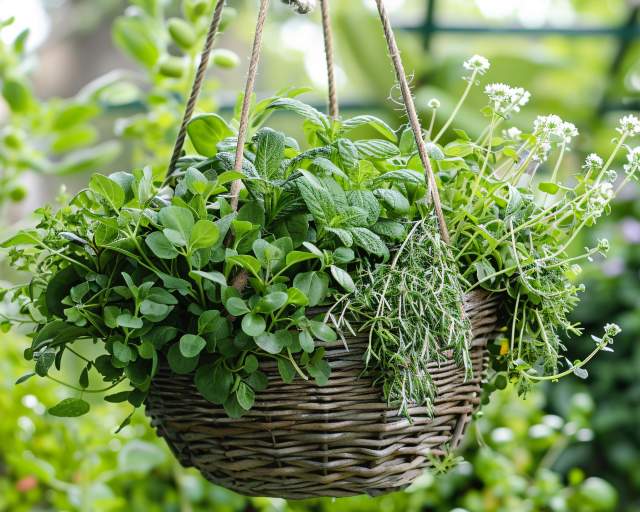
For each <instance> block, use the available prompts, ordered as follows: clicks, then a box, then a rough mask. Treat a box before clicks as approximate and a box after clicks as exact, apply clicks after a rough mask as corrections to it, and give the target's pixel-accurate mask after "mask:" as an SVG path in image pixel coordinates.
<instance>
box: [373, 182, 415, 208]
mask: <svg viewBox="0 0 640 512" xmlns="http://www.w3.org/2000/svg"><path fill="white" fill-rule="evenodd" d="M375 195H376V197H378V198H379V199H380V200H381V201H382V202H383V203H384V205H385V207H387V208H388V209H390V210H391V211H392V212H394V213H397V214H404V213H407V212H408V211H409V209H410V208H411V205H410V204H409V200H408V199H407V198H406V197H405V196H404V195H403V194H402V193H401V192H399V191H397V190H393V189H390V188H379V189H377V190H376V191H375Z"/></svg>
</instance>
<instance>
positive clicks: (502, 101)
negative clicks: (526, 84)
mask: <svg viewBox="0 0 640 512" xmlns="http://www.w3.org/2000/svg"><path fill="white" fill-rule="evenodd" d="M484 92H485V94H486V95H487V96H488V97H489V101H490V102H491V107H492V108H493V110H494V112H496V114H500V115H503V116H504V115H507V114H509V113H510V112H520V107H524V106H525V105H526V104H527V103H529V100H530V99H531V93H530V92H529V91H527V90H525V89H523V88H522V87H511V86H509V85H507V84H502V83H495V84H489V85H487V86H486V87H485V88H484Z"/></svg>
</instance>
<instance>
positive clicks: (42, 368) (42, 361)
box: [36, 348, 56, 377]
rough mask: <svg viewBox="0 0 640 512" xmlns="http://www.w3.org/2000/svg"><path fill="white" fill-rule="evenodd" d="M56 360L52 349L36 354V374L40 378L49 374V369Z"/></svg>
mask: <svg viewBox="0 0 640 512" xmlns="http://www.w3.org/2000/svg"><path fill="white" fill-rule="evenodd" d="M55 359H56V351H55V350H53V349H50V348H48V349H46V350H43V351H42V352H40V354H38V359H36V373H37V374H38V375H39V376H40V377H45V376H46V375H47V374H48V373H49V368H51V366H52V365H53V363H54V361H55Z"/></svg>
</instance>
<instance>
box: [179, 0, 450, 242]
mask: <svg viewBox="0 0 640 512" xmlns="http://www.w3.org/2000/svg"><path fill="white" fill-rule="evenodd" d="M283 2H284V3H286V4H289V5H291V6H292V7H293V8H294V9H295V10H296V11H297V12H298V13H300V14H307V13H309V12H311V11H312V10H313V7H314V6H315V0H283ZM319 3H320V8H321V16H322V28H323V35H324V46H325V54H326V62H327V81H328V89H329V99H328V110H329V115H330V117H331V118H332V119H337V118H338V116H339V103H338V97H337V88H336V78H335V64H334V50H333V34H332V29H331V18H330V14H329V0H319ZM224 4H225V0H218V2H217V4H216V7H215V9H214V12H213V17H212V20H211V24H210V26H209V30H208V32H207V37H206V40H205V45H204V49H203V51H202V54H201V57H200V63H199V65H198V69H197V72H196V76H195V79H194V83H193V87H192V90H191V94H190V96H189V100H188V101H187V106H186V109H185V113H184V117H183V119H182V123H181V125H180V130H179V132H178V137H177V139H176V143H175V146H174V149H173V153H172V157H171V162H170V165H169V168H168V171H167V178H168V177H169V176H171V174H172V173H173V171H174V170H175V166H176V163H177V162H178V160H179V158H180V155H181V153H182V149H183V147H184V142H185V139H186V133H187V126H188V124H189V122H190V120H191V117H192V116H193V113H194V111H195V106H196V103H197V100H198V96H199V94H200V91H201V89H202V85H203V83H204V79H205V75H206V71H207V67H208V64H209V59H210V56H211V51H212V48H213V43H214V40H215V37H216V35H217V34H218V31H219V28H220V21H221V19H222V11H223V9H224ZM269 4H270V0H260V7H259V11H258V17H257V20H256V28H255V34H254V39H253V45H252V49H251V58H250V61H249V69H248V72H247V79H246V83H245V89H244V98H243V102H242V112H241V115H240V124H239V128H238V142H237V147H236V155H235V166H234V169H235V170H236V171H239V172H241V171H242V161H243V158H244V145H245V142H246V137H247V129H248V125H249V113H250V106H251V97H252V96H253V93H254V88H255V80H256V75H257V72H258V65H259V62H260V55H261V53H262V36H263V32H264V26H265V22H266V19H267V13H268V9H269ZM376 4H377V8H378V14H379V16H380V21H381V23H382V28H383V31H384V36H385V39H386V41H387V47H388V50H389V56H390V58H391V62H392V64H393V67H394V70H395V74H396V78H397V80H398V83H399V85H400V91H401V93H402V99H403V103H404V107H405V110H406V113H407V117H408V119H409V124H410V126H411V129H412V131H413V134H414V137H415V140H416V145H417V148H418V154H419V156H420V161H421V163H422V166H423V167H424V170H425V176H426V179H427V185H428V189H429V191H430V195H431V198H432V200H433V206H434V210H435V214H436V217H437V219H438V226H439V230H440V235H441V237H442V239H443V240H444V241H445V242H446V243H449V232H448V230H447V225H446V222H445V219H444V214H443V212H442V204H441V201H440V194H439V192H438V187H437V182H436V178H435V174H434V172H433V168H432V166H431V162H430V160H429V155H428V153H427V148H426V144H425V141H424V139H423V136H422V127H421V125H420V120H419V118H418V114H417V112H416V107H415V102H414V99H413V95H412V93H411V88H410V86H409V81H408V80H407V76H406V74H405V71H404V66H403V64H402V59H401V57H400V51H399V49H398V44H397V42H396V38H395V35H394V33H393V29H392V27H391V21H390V19H389V15H388V13H387V10H386V8H385V5H384V0H376ZM241 188H242V182H241V181H240V180H236V181H234V182H233V183H232V184H231V207H232V208H233V209H234V210H237V208H238V199H239V194H240V190H241Z"/></svg>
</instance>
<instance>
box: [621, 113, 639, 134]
mask: <svg viewBox="0 0 640 512" xmlns="http://www.w3.org/2000/svg"><path fill="white" fill-rule="evenodd" d="M616 131H617V132H618V133H619V134H621V135H627V136H631V137H633V136H634V135H638V134H639V133H640V120H639V119H638V118H637V117H636V116H632V115H629V116H624V117H622V118H621V119H620V126H619V127H618V128H616Z"/></svg>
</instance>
